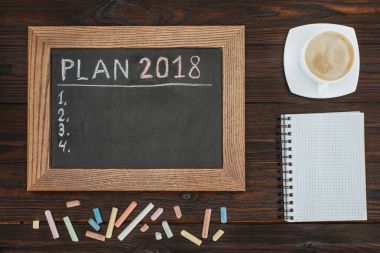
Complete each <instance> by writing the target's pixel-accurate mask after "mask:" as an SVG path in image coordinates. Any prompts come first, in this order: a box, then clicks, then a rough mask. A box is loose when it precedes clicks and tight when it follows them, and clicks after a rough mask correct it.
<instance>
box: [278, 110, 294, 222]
mask: <svg viewBox="0 0 380 253" xmlns="http://www.w3.org/2000/svg"><path fill="white" fill-rule="evenodd" d="M291 128H292V125H291V117H289V116H285V115H282V116H281V118H280V131H279V133H280V136H281V138H280V152H281V156H280V162H279V166H281V169H280V170H279V173H280V175H281V176H280V178H279V180H280V181H281V182H282V184H280V185H279V188H280V189H281V193H280V194H279V195H280V196H281V197H282V199H281V200H280V201H279V203H280V204H281V205H283V207H281V208H280V212H281V215H280V218H282V219H284V220H286V221H292V220H294V216H293V215H292V213H293V212H294V208H293V206H294V201H293V184H292V182H293V170H292V165H293V164H292V158H293V157H292V139H291V136H292V131H291Z"/></svg>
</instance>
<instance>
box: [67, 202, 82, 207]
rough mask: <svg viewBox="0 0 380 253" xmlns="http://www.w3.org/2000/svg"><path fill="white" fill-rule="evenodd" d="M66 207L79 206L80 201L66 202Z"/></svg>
mask: <svg viewBox="0 0 380 253" xmlns="http://www.w3.org/2000/svg"><path fill="white" fill-rule="evenodd" d="M66 206H67V208H72V207H76V206H80V201H79V200H72V201H68V202H66Z"/></svg>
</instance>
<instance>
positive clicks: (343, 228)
mask: <svg viewBox="0 0 380 253" xmlns="http://www.w3.org/2000/svg"><path fill="white" fill-rule="evenodd" d="M53 215H54V214H53ZM70 218H71V217H70ZM57 219H61V218H59V217H58V216H57ZM141 225H142V223H141ZM170 225H171V229H172V231H173V234H174V237H173V238H171V239H167V238H166V237H165V236H164V238H163V239H162V240H161V241H159V242H157V241H156V240H155V238H154V232H156V231H161V232H162V227H161V225H160V224H149V226H150V228H149V230H148V231H147V232H145V233H141V232H140V231H139V230H137V229H135V231H133V232H132V233H131V234H129V235H128V237H127V238H126V239H125V240H124V241H123V242H120V241H119V240H118V239H117V238H116V235H117V234H119V233H120V231H121V230H122V229H123V228H124V227H122V228H119V229H116V228H115V231H114V236H113V238H111V239H107V240H106V241H105V242H104V243H103V242H99V241H95V240H92V239H89V238H85V237H84V234H85V232H86V230H88V229H89V226H88V225H84V224H83V225H82V224H76V223H75V222H73V226H74V228H75V230H76V232H77V234H78V237H79V242H77V243H73V242H71V240H70V237H69V235H68V233H67V230H66V228H65V227H64V225H63V224H62V222H59V223H58V225H57V226H58V230H59V233H60V238H59V239H56V240H53V239H51V233H50V231H49V228H48V226H47V224H46V222H45V221H42V223H41V225H40V230H32V224H23V225H18V224H12V225H6V224H3V225H0V250H1V251H2V252H13V251H17V252H41V251H49V252H68V251H70V252H88V250H89V249H91V252H111V251H112V252H130V251H131V252H132V251H133V252H182V253H187V252H216V251H217V252H226V253H227V252H250V253H261V252H268V253H269V252H330V251H331V252H345V253H349V252H377V251H378V249H379V247H380V243H379V238H378V235H379V233H380V226H379V225H378V224H271V225H252V224H234V225H230V224H225V225H221V224H211V226H210V234H211V235H213V234H214V233H215V232H216V231H217V229H223V230H224V231H225V233H224V235H223V236H222V237H221V238H220V240H219V241H218V242H213V241H212V239H211V238H210V237H209V239H207V240H203V242H202V245H201V246H200V247H198V246H196V245H195V244H193V243H192V242H190V241H188V240H187V239H185V238H183V237H182V236H181V235H180V231H181V230H182V229H185V230H187V231H189V232H190V233H193V234H194V235H195V236H197V237H199V238H200V234H201V228H202V224H170ZM139 226H140V225H139ZM139 226H138V227H139ZM105 228H106V224H104V225H102V229H101V232H100V233H103V234H104V231H105ZM20 240H22V243H21V242H20Z"/></svg>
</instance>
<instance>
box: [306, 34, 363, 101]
mask: <svg viewBox="0 0 380 253" xmlns="http://www.w3.org/2000/svg"><path fill="white" fill-rule="evenodd" d="M324 32H334V33H338V34H339V35H341V36H343V37H344V38H346V40H347V41H348V42H349V43H350V44H351V47H352V42H351V41H350V39H348V38H347V36H345V35H344V34H342V33H339V32H336V31H332V30H323V31H320V32H318V33H316V34H314V35H313V36H311V37H310V38H309V39H308V40H307V41H306V42H305V44H304V46H303V48H302V52H301V57H300V63H301V67H302V70H303V71H304V73H305V74H306V75H307V76H308V77H309V78H310V79H311V80H313V81H315V82H316V83H317V84H318V93H319V95H320V96H321V97H326V96H327V94H328V88H329V85H330V84H333V83H336V82H339V81H341V80H343V79H344V78H346V77H347V76H348V75H349V74H350V73H351V72H352V69H353V65H354V64H351V67H350V69H349V70H348V71H347V73H345V75H344V76H342V77H340V78H339V79H335V80H324V79H321V78H319V77H318V76H316V75H315V74H314V73H312V71H311V70H310V69H309V67H308V66H307V64H306V59H305V54H306V50H307V48H308V46H309V44H310V42H311V41H312V40H313V39H314V38H316V37H317V36H319V35H320V34H322V33H324ZM352 53H353V54H354V55H353V59H354V60H355V59H356V57H357V55H356V53H355V50H352Z"/></svg>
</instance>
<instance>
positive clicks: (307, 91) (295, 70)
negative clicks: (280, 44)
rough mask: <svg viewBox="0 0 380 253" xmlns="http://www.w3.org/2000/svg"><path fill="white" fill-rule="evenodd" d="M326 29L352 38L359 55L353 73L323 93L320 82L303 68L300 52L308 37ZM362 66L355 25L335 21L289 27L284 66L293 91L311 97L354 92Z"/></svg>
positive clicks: (356, 53)
mask: <svg viewBox="0 0 380 253" xmlns="http://www.w3.org/2000/svg"><path fill="white" fill-rule="evenodd" d="M324 30H330V31H336V32H340V33H342V34H344V35H345V36H346V37H347V38H348V39H349V40H350V41H351V43H352V46H353V47H354V51H355V55H356V57H355V60H354V65H353V67H352V71H351V73H350V74H349V75H347V76H346V77H345V78H344V79H343V80H341V81H339V82H336V83H333V84H329V89H328V92H327V94H325V95H324V96H323V97H321V96H320V95H319V93H318V84H317V83H316V82H315V81H313V80H312V79H310V78H308V76H306V74H305V73H304V72H303V70H302V67H301V63H300V55H301V50H302V48H303V46H304V43H305V42H306V41H307V39H308V38H310V37H311V36H313V35H314V34H316V33H319V32H322V31H324ZM359 68H360V56H359V46H358V41H357V39H356V34H355V30H354V29H353V28H352V27H348V26H343V25H335V24H311V25H303V26H298V27H295V28H292V29H290V30H289V33H288V37H287V38H286V43H285V49H284V70H285V76H286V81H287V83H288V86H289V89H290V91H291V92H292V93H294V94H296V95H299V96H303V97H308V98H334V97H340V96H344V95H347V94H350V93H352V92H354V91H355V90H356V86H357V84H358V79H359Z"/></svg>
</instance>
